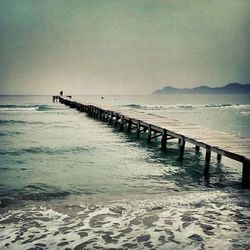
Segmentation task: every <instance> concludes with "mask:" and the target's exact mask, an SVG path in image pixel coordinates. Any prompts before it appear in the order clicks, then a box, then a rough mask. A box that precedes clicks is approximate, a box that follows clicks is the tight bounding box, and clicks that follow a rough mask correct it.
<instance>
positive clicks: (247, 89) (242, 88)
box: [153, 83, 250, 94]
mask: <svg viewBox="0 0 250 250" xmlns="http://www.w3.org/2000/svg"><path fill="white" fill-rule="evenodd" d="M153 94H250V84H241V83H229V84H227V85H226V86H224V87H215V88H210V87H208V86H200V87H196V88H191V89H190V88H184V89H180V88H173V87H170V86H166V87H164V88H162V89H157V90H156V91H154V92H153Z"/></svg>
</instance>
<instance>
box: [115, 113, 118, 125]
mask: <svg viewBox="0 0 250 250" xmlns="http://www.w3.org/2000/svg"><path fill="white" fill-rule="evenodd" d="M118 120H119V116H118V114H117V113H116V114H115V127H117V125H118Z"/></svg>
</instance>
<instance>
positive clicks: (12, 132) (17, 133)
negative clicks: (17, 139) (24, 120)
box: [0, 131, 23, 137]
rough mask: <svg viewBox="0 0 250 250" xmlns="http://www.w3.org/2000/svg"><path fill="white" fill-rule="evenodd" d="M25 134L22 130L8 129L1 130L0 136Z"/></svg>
mask: <svg viewBox="0 0 250 250" xmlns="http://www.w3.org/2000/svg"><path fill="white" fill-rule="evenodd" d="M21 134H23V133H22V132H18V131H7V132H0V137H1V136H16V135H21Z"/></svg>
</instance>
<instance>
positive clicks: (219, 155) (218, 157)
mask: <svg viewBox="0 0 250 250" xmlns="http://www.w3.org/2000/svg"><path fill="white" fill-rule="evenodd" d="M217 161H218V162H221V154H217Z"/></svg>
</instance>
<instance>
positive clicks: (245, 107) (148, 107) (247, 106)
mask: <svg viewBox="0 0 250 250" xmlns="http://www.w3.org/2000/svg"><path fill="white" fill-rule="evenodd" d="M121 107H123V108H129V109H141V110H167V109H184V110H187V109H188V110H189V109H204V108H231V109H242V110H250V104H228V103H223V104H176V105H144V104H135V103H132V104H125V105H121Z"/></svg>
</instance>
